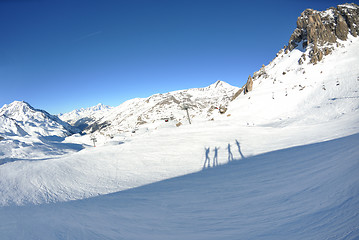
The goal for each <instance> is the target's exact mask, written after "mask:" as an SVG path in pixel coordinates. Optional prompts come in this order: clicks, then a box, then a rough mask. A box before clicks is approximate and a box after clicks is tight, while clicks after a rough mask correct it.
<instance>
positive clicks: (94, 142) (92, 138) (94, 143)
mask: <svg viewBox="0 0 359 240" xmlns="http://www.w3.org/2000/svg"><path fill="white" fill-rule="evenodd" d="M91 140H92V141H93V146H94V147H96V142H97V139H96V137H91Z"/></svg>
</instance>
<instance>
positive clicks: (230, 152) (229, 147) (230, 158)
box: [227, 143, 233, 162]
mask: <svg viewBox="0 0 359 240" xmlns="http://www.w3.org/2000/svg"><path fill="white" fill-rule="evenodd" d="M227 150H228V162H232V161H233V154H232V151H231V144H229V143H228V146H227Z"/></svg>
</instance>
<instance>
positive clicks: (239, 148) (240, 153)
mask: <svg viewBox="0 0 359 240" xmlns="http://www.w3.org/2000/svg"><path fill="white" fill-rule="evenodd" d="M236 144H237V147H238V152H239V155H241V158H242V159H245V157H244V155H243V153H242V151H241V146H240V145H239V142H238V141H237V140H236Z"/></svg>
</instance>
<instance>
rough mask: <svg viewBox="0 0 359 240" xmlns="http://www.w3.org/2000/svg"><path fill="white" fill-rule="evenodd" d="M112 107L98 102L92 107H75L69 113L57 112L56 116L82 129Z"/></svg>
mask: <svg viewBox="0 0 359 240" xmlns="http://www.w3.org/2000/svg"><path fill="white" fill-rule="evenodd" d="M112 108H113V107H110V106H107V105H104V104H102V103H99V104H97V105H96V106H93V107H89V108H81V109H75V110H73V111H71V112H69V113H64V114H59V115H58V117H59V118H60V119H61V120H62V121H65V122H68V123H69V124H71V125H72V126H74V127H76V128H78V129H80V130H83V129H85V128H86V127H88V126H89V125H91V124H93V123H94V122H95V121H96V120H99V119H101V118H102V117H103V115H105V114H107V112H108V111H109V110H110V109H112Z"/></svg>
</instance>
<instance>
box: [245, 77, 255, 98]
mask: <svg viewBox="0 0 359 240" xmlns="http://www.w3.org/2000/svg"><path fill="white" fill-rule="evenodd" d="M252 89H253V79H252V77H251V75H249V77H248V80H247V83H246V85H245V88H244V94H247V93H248V92H250V91H252Z"/></svg>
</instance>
